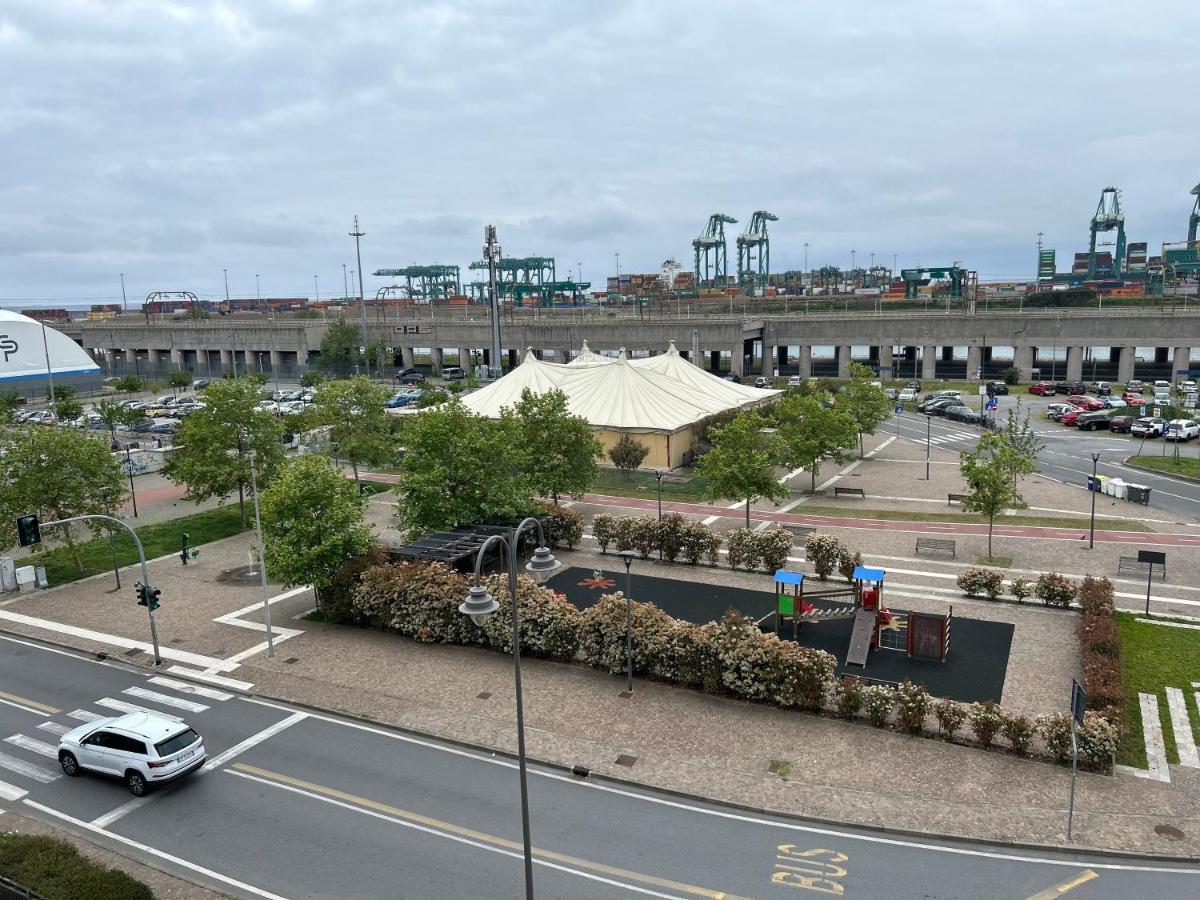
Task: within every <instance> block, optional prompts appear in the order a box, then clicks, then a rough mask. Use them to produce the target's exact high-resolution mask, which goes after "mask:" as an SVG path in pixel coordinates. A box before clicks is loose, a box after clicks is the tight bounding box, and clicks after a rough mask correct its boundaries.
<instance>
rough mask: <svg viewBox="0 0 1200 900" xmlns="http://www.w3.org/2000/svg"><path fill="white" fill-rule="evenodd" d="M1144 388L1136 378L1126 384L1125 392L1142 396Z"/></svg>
mask: <svg viewBox="0 0 1200 900" xmlns="http://www.w3.org/2000/svg"><path fill="white" fill-rule="evenodd" d="M1143 388H1145V385H1144V384H1142V383H1141V382H1140V381H1138V380H1137V379H1136V378H1133V379H1131V380H1129V381H1127V382H1125V390H1126V391H1127V392H1128V393H1130V394H1140V393H1142V389H1143Z"/></svg>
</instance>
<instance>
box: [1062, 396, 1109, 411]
mask: <svg viewBox="0 0 1200 900" xmlns="http://www.w3.org/2000/svg"><path fill="white" fill-rule="evenodd" d="M1067 402H1068V403H1070V404H1071V405H1073V406H1078V407H1079V408H1080V409H1082V410H1085V411H1086V412H1095V411H1096V410H1098V409H1104V401H1103V400H1101V399H1100V398H1099V397H1087V396H1084V397H1080V396H1071V397H1068V398H1067Z"/></svg>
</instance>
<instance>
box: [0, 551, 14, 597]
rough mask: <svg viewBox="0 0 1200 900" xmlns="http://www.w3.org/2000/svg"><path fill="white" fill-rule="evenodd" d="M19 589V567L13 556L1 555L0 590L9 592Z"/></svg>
mask: <svg viewBox="0 0 1200 900" xmlns="http://www.w3.org/2000/svg"><path fill="white" fill-rule="evenodd" d="M16 589H17V567H16V565H15V564H14V563H13V561H12V557H11V556H0V591H2V592H3V593H6V594H7V593H9V592H10V591H15V590H16Z"/></svg>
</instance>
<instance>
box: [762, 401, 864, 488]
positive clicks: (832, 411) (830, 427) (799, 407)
mask: <svg viewBox="0 0 1200 900" xmlns="http://www.w3.org/2000/svg"><path fill="white" fill-rule="evenodd" d="M828 400H829V398H828V396H827V395H822V394H815V393H814V394H808V395H807V396H805V395H803V394H788V395H786V396H785V397H784V398H783V399H782V400H781V401H779V404H778V406H777V407H776V419H777V421H778V423H779V428H778V431H777V432H776V435H775V438H776V440H775V447H776V453H777V457H776V459H777V461H778V462H779V464H780V465H782V466H783V467H784V468H786V469H788V470H789V471H791V470H792V469H799V468H805V469H808V472H809V490H810V492H815V491H816V489H817V474H818V473H819V472H820V471H821V463H822V462H823V461H824V460H826V459H828V460H831V461H832V462H837V463H841V462H845V461H846V459H847V454H846V451H847V450H849V449H850V448H851V447H853V446H854V444H855V442H856V441H857V440H858V425H857V423H856V422H855V421H854V419H852V418H851V417H850V416H849V415H848V414H847V413H846V412H844V411H843V410H842V408H841V406H840V405H839V406H826V405H825V404H826V403H827V402H828Z"/></svg>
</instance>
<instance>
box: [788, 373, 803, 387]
mask: <svg viewBox="0 0 1200 900" xmlns="http://www.w3.org/2000/svg"><path fill="white" fill-rule="evenodd" d="M802 384H804V379H803V378H801V377H800V376H799V375H789V376H788V382H787V386H788V387H800V386H801V385H802Z"/></svg>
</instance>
